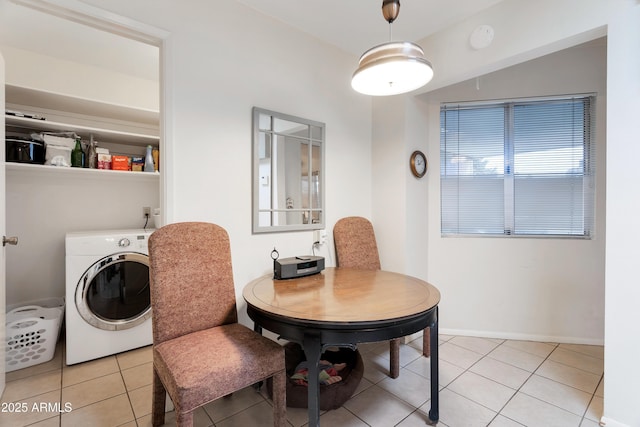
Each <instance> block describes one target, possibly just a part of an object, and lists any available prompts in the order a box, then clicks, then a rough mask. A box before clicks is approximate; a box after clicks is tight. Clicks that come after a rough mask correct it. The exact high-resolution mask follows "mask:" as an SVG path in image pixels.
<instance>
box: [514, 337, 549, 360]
mask: <svg viewBox="0 0 640 427" xmlns="http://www.w3.org/2000/svg"><path fill="white" fill-rule="evenodd" d="M504 345H505V346H507V347H511V348H515V349H518V350H520V351H524V352H526V353H531V354H535V355H536V356H540V357H547V356H548V355H549V354H551V352H552V351H553V350H554V349H555V348H556V347H557V344H551V343H543V342H535V341H519V340H506V341H505V342H504Z"/></svg>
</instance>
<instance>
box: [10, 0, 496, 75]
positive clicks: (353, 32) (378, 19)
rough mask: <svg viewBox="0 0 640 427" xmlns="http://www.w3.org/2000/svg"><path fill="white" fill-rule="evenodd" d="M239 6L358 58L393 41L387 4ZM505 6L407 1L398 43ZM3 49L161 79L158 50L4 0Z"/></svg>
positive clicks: (251, 1) (284, 0) (287, 1)
mask: <svg viewBox="0 0 640 427" xmlns="http://www.w3.org/2000/svg"><path fill="white" fill-rule="evenodd" d="M235 1H237V2H239V3H242V4H244V5H246V6H248V7H250V8H253V9H255V10H257V11H258V12H260V13H263V14H265V15H268V16H270V17H272V18H273V19H275V20H278V21H281V22H283V23H286V24H287V25H291V26H292V27H294V28H297V29H299V30H300V31H303V32H306V33H308V34H310V35H312V36H314V37H316V38H318V39H320V40H323V41H325V42H327V43H329V44H332V45H335V46H337V47H338V48H340V49H342V50H344V51H345V52H348V53H350V54H353V55H355V56H358V57H359V56H360V55H361V54H362V53H363V52H364V51H365V50H367V49H369V48H371V47H373V46H375V45H378V44H380V43H384V42H386V41H389V26H388V24H387V23H386V21H385V20H384V18H383V17H382V12H381V8H382V0H377V1H376V0H305V1H300V0H235ZM500 1H502V0H402V2H401V10H400V14H399V16H398V18H397V19H396V21H395V23H394V24H393V28H392V30H393V39H394V40H405V41H414V42H415V41H419V40H421V39H423V38H425V37H427V36H429V35H430V34H433V33H435V32H437V31H439V30H441V29H443V28H445V27H447V26H449V25H452V24H454V23H456V22H459V21H461V20H463V19H465V18H466V17H468V16H471V15H474V14H476V13H478V12H480V11H481V10H483V9H485V8H488V7H490V6H492V5H494V4H496V3H499V2H500ZM212 19H213V18H212ZM0 45H6V46H11V47H15V48H19V49H25V50H31V51H35V52H38V53H40V54H43V55H49V56H53V57H56V58H59V59H65V60H71V61H80V62H83V63H85V64H89V65H94V66H97V67H102V68H106V69H110V70H113V71H117V72H123V73H126V74H129V75H134V76H136V77H141V78H146V79H152V80H158V72H159V71H158V70H159V66H158V57H159V52H158V49H157V48H155V47H153V46H149V45H145V44H143V43H139V42H135V41H132V40H128V39H124V38H123V37H119V36H115V35H112V34H109V33H106V32H103V31H99V30H95V29H92V28H89V27H87V26H84V25H81V24H78V23H74V22H70V21H67V20H65V19H62V18H58V17H55V16H51V15H48V14H45V13H43V12H39V11H35V10H32V9H29V8H26V7H24V6H19V5H17V4H15V3H13V2H11V1H8V0H0ZM128 58H135V66H133V65H134V61H130V60H128Z"/></svg>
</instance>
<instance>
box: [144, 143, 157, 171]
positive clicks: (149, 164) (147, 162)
mask: <svg viewBox="0 0 640 427" xmlns="http://www.w3.org/2000/svg"><path fill="white" fill-rule="evenodd" d="M144 171H145V172H155V166H154V165H153V147H152V146H151V145H147V155H146V156H145V158H144Z"/></svg>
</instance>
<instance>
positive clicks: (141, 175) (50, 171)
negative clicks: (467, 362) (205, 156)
mask: <svg viewBox="0 0 640 427" xmlns="http://www.w3.org/2000/svg"><path fill="white" fill-rule="evenodd" d="M5 170H6V173H7V174H15V175H19V174H21V173H27V174H29V175H33V174H36V173H37V174H44V175H48V176H58V177H62V176H68V177H85V178H87V177H93V178H105V179H107V180H109V181H113V180H114V179H118V178H120V179H125V180H132V179H134V180H140V181H145V180H147V181H151V182H153V181H155V182H159V180H160V173H159V172H131V171H118V170H109V169H88V168H70V167H61V166H47V165H34V164H30V163H14V162H6V163H5Z"/></svg>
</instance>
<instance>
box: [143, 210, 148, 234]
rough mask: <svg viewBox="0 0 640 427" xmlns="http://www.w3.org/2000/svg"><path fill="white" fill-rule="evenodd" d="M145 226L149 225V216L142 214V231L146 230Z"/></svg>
mask: <svg viewBox="0 0 640 427" xmlns="http://www.w3.org/2000/svg"><path fill="white" fill-rule="evenodd" d="M147 224H149V214H147V213H146V214H144V227H142V229H143V230H146V229H147Z"/></svg>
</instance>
